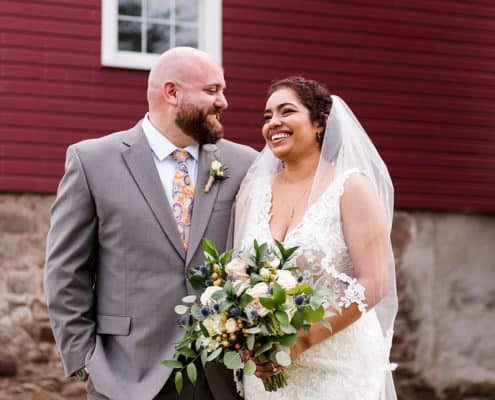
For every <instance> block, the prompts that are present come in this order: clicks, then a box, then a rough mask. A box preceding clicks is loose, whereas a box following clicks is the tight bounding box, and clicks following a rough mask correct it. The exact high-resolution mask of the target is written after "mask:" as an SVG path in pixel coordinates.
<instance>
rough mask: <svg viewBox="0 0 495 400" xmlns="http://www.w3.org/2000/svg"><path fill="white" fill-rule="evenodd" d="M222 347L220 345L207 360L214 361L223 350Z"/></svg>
mask: <svg viewBox="0 0 495 400" xmlns="http://www.w3.org/2000/svg"><path fill="white" fill-rule="evenodd" d="M222 350H223V349H222V348H221V347H219V348H218V349H216V350H215V351H214V352H213V353H211V354H210V355H209V356H208V358H207V359H206V361H213V360H215V359H216V358H217V357H218V356H219V355H220V353H221V352H222Z"/></svg>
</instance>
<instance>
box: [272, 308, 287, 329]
mask: <svg viewBox="0 0 495 400" xmlns="http://www.w3.org/2000/svg"><path fill="white" fill-rule="evenodd" d="M275 317H276V318H277V320H278V322H280V324H281V325H286V326H287V325H289V316H288V315H287V313H286V312H285V311H280V310H279V311H277V312H275Z"/></svg>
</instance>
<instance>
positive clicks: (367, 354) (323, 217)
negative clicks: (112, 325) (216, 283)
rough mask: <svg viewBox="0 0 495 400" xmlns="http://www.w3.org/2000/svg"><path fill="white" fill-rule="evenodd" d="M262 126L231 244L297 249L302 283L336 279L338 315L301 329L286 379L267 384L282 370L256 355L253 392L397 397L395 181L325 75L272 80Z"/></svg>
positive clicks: (341, 399)
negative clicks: (277, 385)
mask: <svg viewBox="0 0 495 400" xmlns="http://www.w3.org/2000/svg"><path fill="white" fill-rule="evenodd" d="M264 120H265V122H264V125H263V129H262V133H263V138H264V139H265V141H266V147H265V149H264V150H263V152H262V153H261V154H260V156H259V157H258V159H257V160H256V161H255V163H254V164H253V166H252V167H251V168H250V170H249V172H248V174H247V176H246V178H245V179H244V182H243V184H242V186H241V189H240V191H239V194H238V198H237V205H236V216H235V234H234V246H235V247H236V248H238V249H242V248H248V247H249V246H250V245H251V244H252V243H253V240H254V239H257V240H258V242H261V243H262V242H268V243H271V242H273V241H274V240H275V239H276V240H279V241H281V242H283V243H284V245H285V246H290V247H292V246H298V250H297V252H296V253H295V254H296V255H295V263H296V264H297V265H298V266H299V268H300V272H301V273H302V275H303V276H304V278H305V280H306V281H308V282H309V283H310V284H312V285H315V286H324V287H327V288H330V289H331V290H332V292H333V293H334V295H335V296H336V298H337V299H338V301H339V304H340V306H341V313H336V314H335V315H334V316H332V317H330V318H328V322H329V323H330V324H331V326H332V331H331V332H330V331H328V330H327V329H326V328H324V327H322V326H320V325H319V324H316V325H314V326H312V328H311V329H310V330H309V332H305V331H301V332H300V335H299V339H298V342H297V343H296V345H295V346H294V347H293V348H292V349H291V358H292V365H291V366H290V367H288V368H287V370H286V372H287V374H288V377H289V379H288V385H287V386H286V387H285V388H283V389H279V390H278V391H276V392H271V393H270V392H265V390H264V388H263V384H262V381H261V379H259V378H263V377H267V376H270V375H273V374H276V373H277V372H279V371H280V369H281V368H282V367H281V366H279V365H277V364H275V363H271V362H269V363H257V372H256V376H246V377H245V378H244V382H243V383H244V392H245V398H246V400H252V399H255V400H263V399H270V400H272V399H281V400H282V399H283V400H290V399H294V400H295V399H298V400H300V399H308V400H309V399H332V400H353V399H355V400H390V399H396V395H395V390H394V386H393V381H392V375H391V370H392V369H393V365H392V364H390V363H389V354H390V347H391V342H392V333H393V332H392V329H393V322H394V318H395V314H396V311H397V295H396V289H395V271H394V261H393V255H392V250H391V243H390V230H391V224H392V211H393V187H392V183H391V180H390V176H389V174H388V171H387V168H386V166H385V164H384V163H383V160H382V159H381V158H380V156H379V154H378V153H377V151H376V149H375V147H374V146H373V144H372V143H371V141H370V139H369V138H368V136H367V135H366V132H365V131H364V130H363V128H362V126H361V125H360V123H359V122H358V121H357V119H356V117H355V116H354V114H353V113H352V111H351V110H350V109H349V108H348V107H347V105H346V103H345V102H344V101H343V100H342V99H340V98H339V97H337V96H331V95H330V94H329V93H328V91H327V89H326V88H325V87H324V86H323V85H321V84H319V83H318V82H315V81H312V80H308V79H305V78H302V77H291V78H287V79H283V80H280V81H278V82H275V83H273V84H272V85H271V87H270V89H269V91H268V98H267V101H266V107H265V112H264Z"/></svg>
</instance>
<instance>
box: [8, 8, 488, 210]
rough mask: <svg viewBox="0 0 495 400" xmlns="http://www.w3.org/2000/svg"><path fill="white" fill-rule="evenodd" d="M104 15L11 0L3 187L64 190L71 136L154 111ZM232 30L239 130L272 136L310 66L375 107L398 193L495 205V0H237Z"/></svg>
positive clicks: (402, 202) (243, 137) (360, 107)
mask: <svg viewBox="0 0 495 400" xmlns="http://www.w3.org/2000/svg"><path fill="white" fill-rule="evenodd" d="M100 21H101V1H100V0H87V1H84V2H74V1H69V0H46V1H43V2H39V1H37V0H23V1H15V2H14V1H8V0H0V26H1V27H2V28H1V29H2V30H1V34H0V57H1V64H0V190H4V191H5V190H7V191H34V192H51V191H54V190H56V186H57V183H58V180H59V178H60V176H61V174H62V173H63V165H64V158H65V151H66V147H67V145H69V144H70V143H74V142H76V141H79V140H83V139H86V138H90V137H98V136H101V135H104V134H106V133H109V132H112V131H116V130H120V129H126V128H129V127H130V126H132V125H133V124H134V123H135V122H136V121H137V120H138V119H139V118H141V117H142V116H143V114H144V113H145V111H146V96H145V86H146V80H147V73H146V72H144V71H135V70H126V69H118V68H104V67H101V65H100V46H101V42H100V35H101V33H100V32H101V24H100ZM222 31H223V61H224V68H225V75H226V79H227V84H228V88H227V91H226V95H227V98H228V100H229V105H230V106H229V108H230V109H229V110H228V111H227V112H226V113H225V114H224V116H223V117H222V118H223V122H224V124H225V128H226V129H225V132H226V137H227V138H229V139H233V140H236V141H240V142H243V143H246V144H249V145H251V146H254V147H256V148H261V147H262V146H263V142H262V139H261V125H262V112H263V108H264V102H265V93H266V89H267V87H268V85H269V83H270V82H271V81H272V80H274V79H278V78H281V77H285V76H288V75H291V74H303V75H305V76H307V77H310V78H313V79H317V80H320V81H323V82H325V83H326V84H327V85H328V87H329V88H330V89H331V91H332V92H333V93H335V94H338V95H340V96H341V97H343V98H344V99H345V100H346V101H347V102H348V103H349V105H350V106H351V107H352V109H353V110H354V112H355V113H356V115H357V116H358V117H359V119H360V120H361V121H362V123H363V125H364V126H365V128H366V129H367V131H368V133H369V135H370V137H371V138H372V139H373V141H374V142H375V144H376V146H377V148H378V149H379V151H380V153H381V154H382V156H383V157H384V159H385V160H386V162H387V164H388V165H389V169H390V172H391V175H392V178H393V180H394V184H395V188H396V205H397V207H400V208H419V209H434V210H473V211H492V212H493V211H495V201H494V200H493V199H494V195H495V192H494V189H492V187H495V186H494V185H493V184H494V183H495V161H494V160H495V74H494V71H495V46H494V43H495V3H493V2H490V1H476V2H464V1H461V0H448V1H447V0H437V1H433V2H432V1H429V0H410V1H402V0H400V1H395V2H388V3H387V2H381V3H380V2H376V1H374V0H348V1H345V2H341V1H333V0H328V1H321V0H289V1H288V0H270V1H266V0H249V1H248V0H223V27H222Z"/></svg>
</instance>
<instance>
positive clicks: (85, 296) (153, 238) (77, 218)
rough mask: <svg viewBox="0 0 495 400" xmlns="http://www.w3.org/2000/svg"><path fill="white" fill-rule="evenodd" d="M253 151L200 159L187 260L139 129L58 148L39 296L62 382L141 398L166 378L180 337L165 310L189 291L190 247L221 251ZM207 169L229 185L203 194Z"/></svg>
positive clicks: (217, 375)
mask: <svg viewBox="0 0 495 400" xmlns="http://www.w3.org/2000/svg"><path fill="white" fill-rule="evenodd" d="M255 157H256V152H255V151H254V150H253V149H251V148H249V147H247V146H242V145H239V144H235V143H232V142H229V141H226V140H220V141H219V142H218V143H217V144H216V145H206V146H203V147H202V148H201V150H200V156H199V167H198V177H197V183H196V188H197V189H196V195H195V199H194V208H193V215H192V227H191V234H190V241H189V250H188V251H187V254H186V252H185V250H184V247H183V245H182V242H181V240H180V237H179V234H178V231H177V227H176V224H175V221H174V218H173V216H172V212H171V209H170V205H169V203H168V201H167V197H166V195H165V192H164V190H163V187H162V184H161V182H160V179H159V175H158V172H157V170H156V168H155V165H154V162H153V159H152V153H151V149H150V147H149V145H148V142H147V140H146V137H145V136H144V132H143V130H142V128H141V123H138V124H137V125H136V126H135V127H133V128H132V129H130V130H129V131H124V132H117V133H114V134H111V135H108V136H105V137H102V138H99V139H93V140H87V141H84V142H80V143H77V144H75V145H72V146H70V147H69V149H68V151H67V160H66V171H65V175H64V177H63V178H62V180H61V182H60V185H59V188H58V193H57V198H56V201H55V203H54V205H53V207H52V210H51V228H50V232H49V234H48V240H47V257H46V266H45V291H46V296H47V304H48V310H49V314H50V318H51V322H52V326H53V331H54V335H55V339H56V342H57V346H58V349H59V352H60V355H61V358H62V361H63V365H64V368H65V373H66V374H67V375H71V374H72V373H74V372H75V371H76V370H78V369H79V368H81V367H82V366H84V365H86V366H87V368H88V370H89V372H90V376H91V379H92V382H93V384H94V386H95V388H96V390H97V391H98V392H99V393H101V394H103V395H105V396H107V397H109V398H111V399H118V400H121V399H128V400H133V399H136V400H138V399H139V400H146V399H152V398H153V397H154V396H155V395H156V394H157V393H158V392H159V391H160V389H161V388H162V387H163V385H164V384H165V382H166V380H167V379H168V377H169V375H170V373H171V370H170V369H168V368H165V367H163V366H162V365H161V364H160V361H161V360H163V359H168V358H171V356H172V353H173V344H174V342H176V341H177V340H178V339H180V338H181V337H182V335H183V329H182V328H181V326H180V325H181V324H183V323H184V321H181V320H180V319H179V318H178V316H177V315H176V314H175V313H174V306H175V305H176V304H178V303H180V301H181V299H182V297H184V296H186V295H188V294H191V293H193V290H192V288H191V287H190V286H189V285H188V283H187V281H186V273H187V271H188V269H189V268H190V267H193V266H198V265H200V264H201V262H202V260H203V254H202V249H201V240H202V238H203V237H207V238H209V239H211V240H213V241H215V242H216V243H217V245H218V246H219V248H220V249H221V250H224V249H225V247H226V241H227V231H228V228H229V220H230V216H231V209H232V204H233V200H234V197H235V195H236V193H237V190H238V188H239V184H240V182H241V180H242V178H243V176H244V175H245V173H246V171H247V169H248V167H249V165H250V164H251V162H252V161H253V160H254V158H255ZM214 159H218V160H220V161H222V162H223V163H224V164H225V165H226V166H228V168H229V171H228V175H229V177H228V178H227V179H225V180H223V181H217V182H215V184H214V185H213V187H212V189H211V190H210V192H209V193H204V190H203V188H204V186H205V184H206V181H207V178H208V173H209V168H210V164H211V162H212V161H213V160H214ZM205 372H206V376H207V379H208V381H209V384H210V387H211V389H212V392H213V394H214V396H215V398H216V399H217V400H220V399H231V398H233V390H234V389H233V382H232V373H231V371H228V372H227V371H226V370H224V369H223V368H222V367H220V366H218V365H211V366H207V368H206V371H205Z"/></svg>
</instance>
